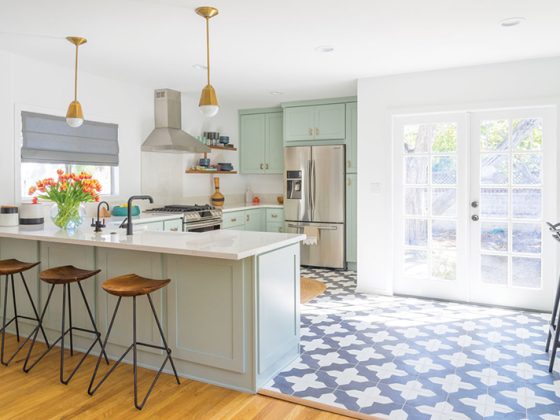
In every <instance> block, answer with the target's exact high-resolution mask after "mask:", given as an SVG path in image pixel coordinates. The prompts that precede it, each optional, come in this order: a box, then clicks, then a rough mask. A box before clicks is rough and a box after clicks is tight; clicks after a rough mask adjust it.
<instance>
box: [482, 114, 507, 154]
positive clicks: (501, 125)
mask: <svg viewBox="0 0 560 420" xmlns="http://www.w3.org/2000/svg"><path fill="white" fill-rule="evenodd" d="M508 145H509V122H508V121H507V120H487V121H482V122H481V124H480V149H481V150H507V149H508Z"/></svg>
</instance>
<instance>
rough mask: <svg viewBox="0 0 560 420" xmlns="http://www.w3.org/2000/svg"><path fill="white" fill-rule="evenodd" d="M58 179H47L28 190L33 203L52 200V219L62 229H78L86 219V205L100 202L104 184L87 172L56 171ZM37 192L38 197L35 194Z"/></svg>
mask: <svg viewBox="0 0 560 420" xmlns="http://www.w3.org/2000/svg"><path fill="white" fill-rule="evenodd" d="M56 173H57V175H58V180H57V181H55V180H54V179H53V178H45V179H42V180H40V181H37V182H36V185H35V186H32V187H30V188H29V195H30V196H33V203H34V204H37V203H38V200H39V199H41V200H45V201H52V202H53V203H54V205H53V207H52V209H51V219H52V221H53V223H54V224H55V225H56V226H58V227H59V228H61V229H65V230H75V229H76V228H77V227H78V226H80V225H81V224H82V222H83V221H84V217H85V208H84V204H83V203H87V202H93V201H99V193H100V191H101V184H100V183H99V181H98V180H96V179H93V178H92V176H91V174H88V173H87V172H80V173H68V174H67V173H64V171H63V170H62V169H59V170H57V171H56ZM37 192H38V194H37V195H34V194H36V193H37Z"/></svg>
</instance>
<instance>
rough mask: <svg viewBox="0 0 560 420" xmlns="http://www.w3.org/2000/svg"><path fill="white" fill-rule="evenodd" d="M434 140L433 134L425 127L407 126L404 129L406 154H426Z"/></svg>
mask: <svg viewBox="0 0 560 420" xmlns="http://www.w3.org/2000/svg"><path fill="white" fill-rule="evenodd" d="M431 140H432V132H431V131H430V130H426V126H425V125H422V126H420V125H418V124H414V125H406V126H405V127H404V150H405V153H426V152H427V151H428V147H429V144H430V143H431Z"/></svg>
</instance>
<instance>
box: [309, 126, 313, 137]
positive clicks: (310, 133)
mask: <svg viewBox="0 0 560 420" xmlns="http://www.w3.org/2000/svg"><path fill="white" fill-rule="evenodd" d="M309 135H310V136H312V135H313V129H312V128H310V129H309Z"/></svg>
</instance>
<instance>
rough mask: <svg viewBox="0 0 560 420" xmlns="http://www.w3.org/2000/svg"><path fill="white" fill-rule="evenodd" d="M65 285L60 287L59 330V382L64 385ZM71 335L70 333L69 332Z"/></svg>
mask: <svg viewBox="0 0 560 420" xmlns="http://www.w3.org/2000/svg"><path fill="white" fill-rule="evenodd" d="M66 286H67V285H66V284H63V285H62V327H61V328H60V338H61V340H60V375H59V377H60V382H62V383H64V336H65V335H66V334H64V327H65V326H66V322H65V321H66V320H65V319H64V318H65V315H66ZM70 333H72V331H70Z"/></svg>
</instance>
